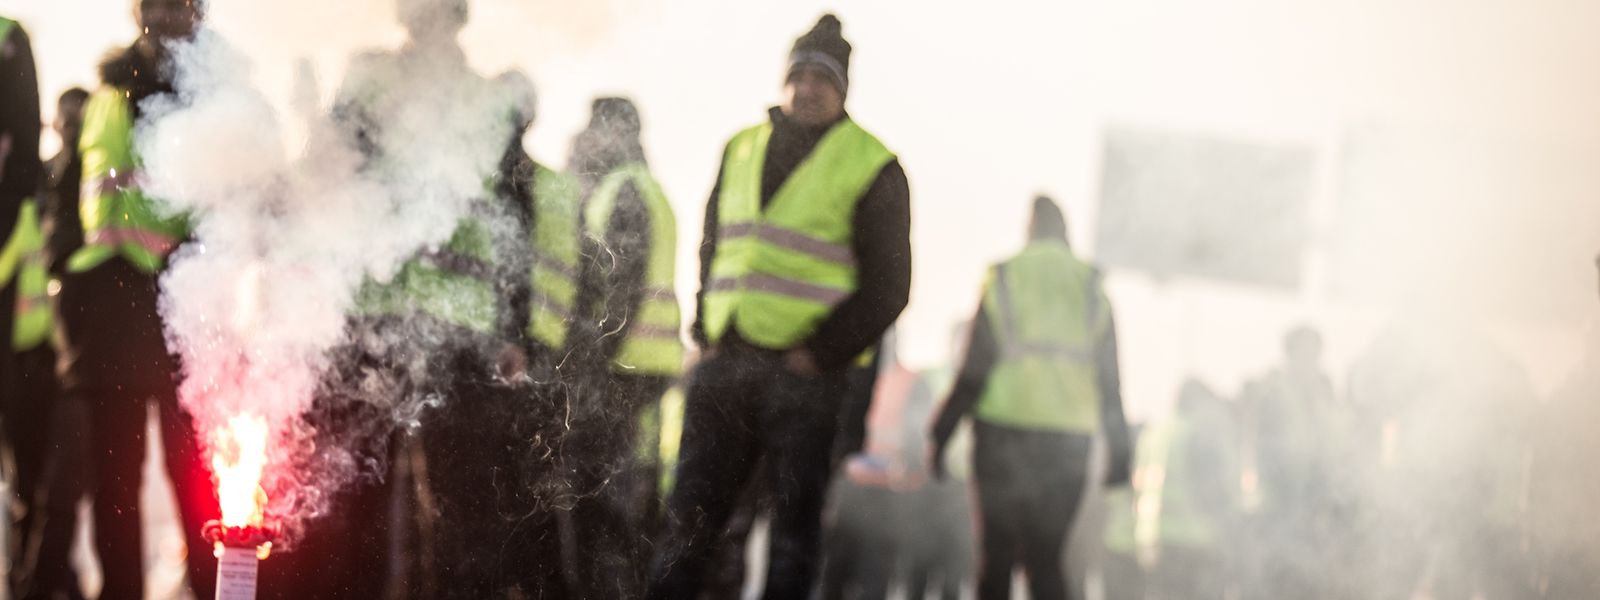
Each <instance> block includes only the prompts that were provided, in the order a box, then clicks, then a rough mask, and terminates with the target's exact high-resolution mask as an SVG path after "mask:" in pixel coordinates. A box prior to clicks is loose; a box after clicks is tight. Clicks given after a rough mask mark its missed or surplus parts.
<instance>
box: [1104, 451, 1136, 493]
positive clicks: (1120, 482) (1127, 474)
mask: <svg viewBox="0 0 1600 600" xmlns="http://www.w3.org/2000/svg"><path fill="white" fill-rule="evenodd" d="M1116 445H1117V444H1113V446H1116ZM1132 480H1133V453H1132V452H1130V451H1129V449H1128V448H1127V446H1123V447H1121V448H1115V447H1114V448H1112V449H1111V461H1110V464H1109V465H1107V466H1106V481H1105V483H1106V487H1122V486H1125V485H1128V484H1129V483H1131V482H1132Z"/></svg>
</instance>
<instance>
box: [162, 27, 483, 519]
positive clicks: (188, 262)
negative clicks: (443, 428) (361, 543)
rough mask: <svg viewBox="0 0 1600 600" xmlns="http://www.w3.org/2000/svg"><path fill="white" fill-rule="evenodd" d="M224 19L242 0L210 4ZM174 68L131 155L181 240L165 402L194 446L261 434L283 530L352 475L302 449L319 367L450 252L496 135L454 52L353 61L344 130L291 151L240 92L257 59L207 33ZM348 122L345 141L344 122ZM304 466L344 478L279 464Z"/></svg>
mask: <svg viewBox="0 0 1600 600" xmlns="http://www.w3.org/2000/svg"><path fill="white" fill-rule="evenodd" d="M234 1H243V0H215V1H214V2H213V3H212V4H213V5H227V4H229V3H230V2H234ZM212 8H213V10H216V9H218V8H221V7H218V6H213V7H212ZM283 39H284V40H286V43H288V41H289V40H292V37H291V36H285V37H284V38H283ZM174 55H175V56H174V64H173V68H174V75H175V83H176V89H177V92H178V93H177V94H176V97H163V98H160V99H156V100H153V101H151V102H149V103H148V104H147V105H146V106H145V107H144V117H143V120H142V121H141V123H140V125H139V127H138V130H137V140H136V144H137V150H138V152H139V154H140V156H141V158H142V160H143V161H144V173H145V177H146V179H145V181H144V182H143V183H144V186H145V189H146V191H147V192H148V193H149V195H150V196H151V197H153V198H158V199H159V200H160V202H162V203H163V204H164V206H165V209H166V210H168V211H170V212H171V213H172V214H185V215H188V217H189V218H190V219H191V224H192V226H193V241H192V242H191V243H189V244H187V245H185V246H184V247H183V248H182V249H181V250H180V251H179V252H178V253H177V254H176V255H174V257H173V258H172V261H171V267H170V269H169V270H168V272H167V273H166V274H165V276H164V277H163V280H162V312H163V315H164V317H165V321H166V326H167V331H168V338H169V345H170V346H171V347H172V348H173V350H174V351H175V352H177V353H178V354H179V355H181V357H182V359H183V381H182V384H181V388H180V396H181V398H182V402H183V404H184V406H185V407H186V408H187V409H188V410H189V411H190V412H191V413H192V414H193V416H194V419H195V425H196V431H197V432H198V433H199V436H200V438H201V439H202V440H209V433H210V432H212V431H215V430H216V428H217V427H218V426H220V425H221V424H223V423H224V422H225V421H226V419H228V418H229V417H230V416H235V415H241V414H247V415H258V416H260V417H262V418H265V419H266V420H267V421H268V423H269V426H270V429H271V431H272V435H273V442H272V446H271V450H269V454H270V455H269V457H268V459H269V465H268V473H269V475H268V480H269V481H268V485H267V487H268V489H267V491H268V492H269V495H271V496H272V500H271V503H269V505H268V512H269V514H272V513H276V515H277V517H278V518H280V519H282V520H284V523H283V524H284V525H286V526H288V527H290V528H291V529H292V528H294V527H295V526H296V525H297V524H298V523H299V522H300V521H301V520H303V519H304V518H306V517H308V516H312V515H313V514H314V513H317V512H320V511H322V510H325V509H326V508H327V507H326V506H322V505H321V504H322V501H321V500H319V499H321V498H327V497H331V496H332V492H333V491H335V490H336V489H337V487H338V486H340V485H343V484H344V483H345V482H346V481H347V480H348V479H349V478H351V477H354V476H356V475H357V474H356V473H353V472H332V471H340V470H346V471H348V470H353V469H354V468H355V467H354V465H357V464H360V462H361V461H359V460H343V461H341V460H337V459H333V460H331V461H330V459H329V458H328V457H327V456H325V455H326V454H327V453H329V452H333V453H335V454H337V453H339V452H340V451H348V449H341V448H320V447H317V444H326V443H328V442H326V441H325V440H324V439H323V438H317V439H315V440H314V439H313V437H312V436H313V435H315V434H316V432H315V431H314V429H313V427H312V424H310V423H308V422H307V421H306V416H307V414H308V412H309V411H311V410H312V405H313V399H314V398H318V395H319V392H320V391H321V390H319V386H323V385H324V382H325V381H326V376H327V374H328V373H329V371H330V369H331V368H332V367H333V366H334V363H333V358H331V356H332V351H333V350H335V349H336V348H338V347H339V346H340V345H341V344H345V343H349V342H350V341H351V340H350V339H349V337H350V334H349V333H348V332H347V331H346V323H347V319H348V318H349V317H350V316H351V315H352V313H353V311H354V310H355V308H356V306H355V299H356V297H357V293H358V291H359V290H360V289H361V287H362V285H363V284H364V283H365V282H368V281H376V282H384V281H388V280H389V279H390V278H392V277H393V276H394V274H395V273H396V272H397V271H398V270H399V268H400V267H401V266H402V265H403V264H404V263H405V261H407V260H408V259H410V258H412V257H413V256H415V255H416V254H417V253H418V252H419V251H425V250H429V249H434V248H437V247H438V246H440V245H441V244H443V243H445V242H446V241H448V239H449V238H450V236H451V234H452V232H453V231H454V229H455V227H456V224H457V223H458V222H459V221H460V220H461V219H462V218H463V217H464V216H466V215H467V214H468V212H469V210H470V209H471V208H472V207H473V205H474V202H475V201H476V200H477V199H480V198H483V197H484V196H485V194H486V193H487V192H486V182H487V181H488V180H489V178H490V177H491V176H492V175H493V173H494V170H495V167H496V166H497V164H498V162H499V158H500V156H501V154H502V152H503V150H504V149H505V147H506V144H507V142H508V140H509V139H510V136H511V134H512V131H511V129H510V127H511V124H510V119H508V118H507V117H506V115H507V111H506V110H504V107H505V101H504V99H503V98H500V97H499V94H497V93H496V91H495V90H494V89H493V88H492V87H491V86H489V85H488V84H487V83H486V82H485V80H484V79H482V78H480V77H478V76H476V75H475V74H473V73H472V72H471V71H470V70H469V69H468V68H467V67H466V65H465V62H464V60H462V58H461V56H460V55H459V51H458V50H456V49H455V48H454V47H453V46H450V45H448V44H445V45H443V46H442V47H439V48H437V49H417V48H409V47H408V48H407V49H406V50H405V51H403V52H402V53H389V54H372V55H365V56H362V57H358V58H357V59H356V60H355V61H354V62H353V63H352V65H351V69H350V73H349V75H348V76H347V84H346V85H345V86H344V89H342V90H341V98H340V100H339V104H340V106H339V107H338V110H337V111H336V112H337V113H338V114H339V115H340V117H341V118H338V119H334V118H320V117H319V118H314V119H313V122H312V123H310V124H309V132H308V133H307V135H306V139H308V140H309V141H308V142H307V145H306V147H304V148H300V149H295V150H291V149H290V148H287V147H286V146H285V143H284V139H285V138H286V133H285V132H287V131H289V124H287V123H285V122H284V120H283V118H284V113H283V112H280V111H279V110H278V109H277V108H275V107H274V106H273V105H272V104H271V103H269V102H268V101H267V100H266V99H265V96H264V95H263V94H261V93H260V92H259V90H258V89H257V88H256V87H255V86H254V84H253V83H252V79H251V75H250V68H251V62H252V61H254V62H256V63H258V64H261V63H263V61H262V60H261V58H262V57H250V56H245V55H244V54H243V53H242V52H240V51H238V50H236V49H234V48H233V47H231V46H230V45H229V44H228V43H227V42H226V41H224V40H223V39H222V37H221V36H220V35H218V34H217V33H215V32H214V31H210V30H204V29H203V30H202V31H201V33H200V34H199V35H198V36H197V37H196V39H195V40H194V41H193V42H191V43H186V44H184V45H182V46H181V47H180V48H178V49H176V51H175V52H174ZM286 55H291V56H292V55H293V54H292V53H288V54H286ZM297 108H301V109H302V110H303V107H297ZM356 114H359V115H362V116H363V117H364V118H363V119H361V120H360V121H361V122H360V123H359V124H354V125H353V121H352V119H349V118H343V117H348V116H350V115H356ZM299 116H302V118H303V114H302V115H299ZM358 130H359V131H360V132H361V134H362V135H361V136H356V135H353V134H354V133H355V132H356V131H358ZM358 140H362V141H358ZM362 144H365V146H363V145H362ZM369 157H370V160H369ZM390 341H391V342H402V343H406V342H409V343H426V342H429V340H421V341H418V340H390ZM322 397H323V400H321V401H322V402H327V401H329V400H328V399H327V395H326V394H323V396H322ZM339 397H347V396H339ZM355 397H359V395H355ZM386 400H387V401H389V402H392V403H394V404H393V405H390V406H379V407H377V408H378V409H379V410H378V411H377V412H376V413H375V414H378V415H392V414H395V413H396V412H397V411H400V410H402V407H401V406H400V404H401V402H402V401H404V400H406V399H403V398H388V399H386ZM343 401H347V402H348V401H351V400H343ZM370 425H371V426H373V427H374V428H375V429H377V430H382V429H383V428H384V427H386V426H392V425H393V423H392V422H389V423H375V424H370ZM308 450H309V452H308ZM315 454H323V455H324V456H321V457H319V458H318V459H317V460H319V461H322V464H334V465H347V466H348V468H346V469H338V468H335V469H331V470H330V469H327V468H306V467H305V466H304V465H297V464H293V463H295V462H296V461H298V460H302V459H304V458H306V457H307V456H310V455H315Z"/></svg>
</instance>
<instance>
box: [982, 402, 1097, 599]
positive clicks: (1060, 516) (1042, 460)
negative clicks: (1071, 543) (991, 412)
mask: <svg viewBox="0 0 1600 600" xmlns="http://www.w3.org/2000/svg"><path fill="white" fill-rule="evenodd" d="M974 433H975V436H974V445H973V452H972V458H973V475H974V476H975V480H976V483H977V488H978V506H979V510H980V511H981V512H982V517H981V518H982V532H983V541H982V548H983V559H982V570H981V574H980V575H979V577H978V597H979V598H982V599H984V600H1008V599H1009V598H1011V573H1012V571H1013V570H1014V569H1015V568H1016V567H1017V566H1019V565H1020V566H1021V567H1022V568H1023V571H1024V572H1025V573H1027V576H1028V591H1029V592H1030V594H1031V597H1032V598H1034V599H1035V600H1061V599H1065V598H1069V597H1071V596H1070V595H1069V592H1068V588H1067V584H1066V574H1065V573H1064V572H1063V569H1062V562H1063V557H1062V554H1061V551H1062V547H1063V545H1065V543H1066V540H1067V534H1068V532H1069V529H1070V528H1071V527H1072V520H1073V518H1074V516H1075V515H1076V514H1077V510H1078V502H1079V500H1080V499H1081V497H1082V495H1083V489H1084V486H1085V484H1086V483H1087V478H1088V468H1089V452H1090V449H1091V448H1092V446H1093V442H1094V438H1093V437H1091V436H1087V435H1074V434H1067V433H1054V432H1046V431H1032V430H1024V429H1015V428H1010V427H1001V426H997V425H990V424H987V423H982V422H980V423H978V424H977V426H976V427H975V428H974ZM1074 587H1076V586H1074Z"/></svg>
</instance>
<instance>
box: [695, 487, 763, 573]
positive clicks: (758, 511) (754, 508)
mask: <svg viewBox="0 0 1600 600" xmlns="http://www.w3.org/2000/svg"><path fill="white" fill-rule="evenodd" d="M766 481H767V475H766V467H765V466H764V465H762V464H761V463H756V467H755V469H754V470H753V471H751V473H750V482H749V483H747V484H745V489H744V490H743V491H741V492H740V493H739V499H738V501H737V502H736V503H735V504H734V506H733V513H732V515H731V516H729V517H728V525H727V527H726V528H724V531H723V534H722V539H721V540H719V541H718V542H717V548H716V550H715V551H714V552H715V554H714V555H713V557H712V559H711V566H710V567H709V569H708V572H707V573H706V581H705V583H704V584H703V585H702V586H701V588H700V598H701V600H739V599H740V598H743V597H744V575H745V564H744V559H745V555H746V550H748V549H749V547H750V533H751V532H752V531H754V530H755V527H756V521H757V520H759V519H760V518H761V517H762V516H763V515H770V514H772V494H771V493H770V492H769V491H768V490H767V488H766V487H765V482H766Z"/></svg>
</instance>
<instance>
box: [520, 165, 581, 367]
mask: <svg viewBox="0 0 1600 600" xmlns="http://www.w3.org/2000/svg"><path fill="white" fill-rule="evenodd" d="M533 177H534V181H533V198H532V200H531V201H532V203H533V206H532V207H531V208H530V212H532V213H533V240H532V251H533V260H532V263H533V266H532V271H533V272H532V276H531V278H530V282H531V284H532V287H533V297H532V299H531V302H530V309H531V313H532V314H530V315H529V316H528V335H529V336H531V337H533V339H535V340H538V341H539V343H541V344H543V345H545V346H546V347H548V348H551V349H556V350H560V349H563V348H566V345H567V326H568V324H570V323H571V322H572V318H573V316H574V314H575V313H576V312H577V311H576V310H574V307H573V304H575V303H576V302H577V301H578V254H579V237H578V236H579V232H580V230H581V228H582V215H580V214H579V212H578V211H579V206H578V184H577V182H576V181H575V180H573V179H572V178H571V177H568V176H566V175H564V174H562V173H557V172H555V171H552V170H550V169H548V168H546V167H545V166H544V165H538V164H536V165H534V176H533Z"/></svg>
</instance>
